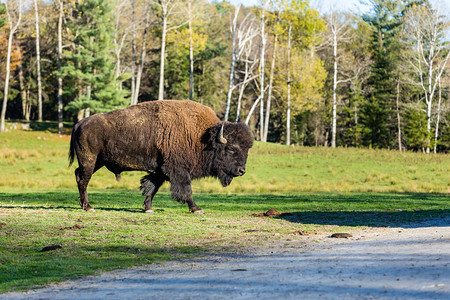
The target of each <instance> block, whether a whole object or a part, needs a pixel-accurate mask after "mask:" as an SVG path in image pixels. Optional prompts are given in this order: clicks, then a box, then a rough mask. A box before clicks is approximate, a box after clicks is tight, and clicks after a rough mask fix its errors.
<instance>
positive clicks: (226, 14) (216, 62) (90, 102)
mask: <svg viewBox="0 0 450 300" xmlns="http://www.w3.org/2000/svg"><path fill="white" fill-rule="evenodd" d="M368 2H369V3H370V5H371V10H370V11H369V12H367V13H363V14H355V13H350V12H342V11H338V10H330V11H329V12H328V13H326V14H321V13H319V12H318V11H317V10H316V9H314V8H313V7H312V6H311V4H310V3H309V1H308V0H260V1H259V3H258V5H256V6H254V7H244V6H241V5H239V6H234V5H232V4H230V3H229V2H228V1H225V0H224V1H219V0H216V1H205V0H195V1H194V0H46V1H40V0H6V1H2V2H1V3H0V97H1V99H2V108H1V126H0V132H3V131H6V130H8V126H11V124H12V123H10V122H9V121H11V120H20V121H22V122H23V121H25V122H29V121H30V122H31V121H40V122H43V121H57V122H58V124H59V125H58V131H59V132H60V133H63V130H66V131H65V132H70V125H68V124H71V123H72V122H74V123H75V122H77V121H79V120H81V119H82V118H85V117H88V116H89V115H92V114H95V113H102V112H107V111H111V110H114V109H119V108H122V107H126V106H129V105H133V104H136V103H139V102H143V101H153V100H159V99H176V100H187V99H190V100H193V101H197V102H200V103H203V104H205V105H207V106H209V107H211V108H212V109H213V110H214V111H215V112H216V113H217V114H218V116H219V117H220V118H221V119H222V120H227V121H233V122H234V121H241V122H246V123H247V124H248V125H249V127H250V128H251V130H252V132H253V133H254V136H255V139H256V140H258V141H262V142H273V143H282V144H286V145H302V146H325V147H333V148H334V147H365V148H375V149H380V148H384V149H396V150H399V151H420V152H424V153H430V152H434V153H448V152H450V101H449V97H450V67H449V65H450V63H449V62H448V60H449V56H450V43H449V42H450V32H449V28H450V27H449V25H450V23H449V21H450V20H449V16H448V15H445V14H444V13H443V12H442V11H440V10H439V7H434V6H433V5H432V4H431V3H430V2H429V1H428V0H370V1H368ZM7 122H8V123H7ZM64 122H66V124H64ZM67 122H69V123H67ZM25 124H26V123H25ZM0 136H1V133H0Z"/></svg>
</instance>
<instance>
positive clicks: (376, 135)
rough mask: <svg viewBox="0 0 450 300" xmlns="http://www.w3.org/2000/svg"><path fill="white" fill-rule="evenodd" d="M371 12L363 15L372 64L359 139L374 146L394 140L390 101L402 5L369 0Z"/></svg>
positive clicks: (391, 102) (383, 146)
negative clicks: (366, 26) (361, 138)
mask: <svg viewBox="0 0 450 300" xmlns="http://www.w3.org/2000/svg"><path fill="white" fill-rule="evenodd" d="M371 3H372V5H373V8H374V10H373V13H372V14H366V15H364V16H363V19H364V20H365V21H366V22H367V23H368V24H369V25H370V26H371V29H372V46H371V48H372V60H373V65H372V68H371V74H370V76H369V79H368V87H367V90H368V93H367V96H366V99H365V103H363V106H362V109H361V123H360V124H361V126H362V127H363V128H362V134H363V143H364V144H365V145H366V146H372V147H375V148H380V147H381V148H387V147H390V146H392V145H393V144H394V139H391V137H394V136H395V126H394V124H395V123H394V120H393V118H394V116H393V114H392V112H393V111H394V110H393V109H392V108H393V103H394V99H395V95H396V94H395V91H396V86H395V83H396V81H395V78H396V65H397V64H398V62H399V58H400V55H399V52H400V42H399V39H398V36H397V35H398V33H399V31H400V30H401V26H402V18H401V17H402V11H403V9H404V5H403V2H402V1H397V0H372V1H371Z"/></svg>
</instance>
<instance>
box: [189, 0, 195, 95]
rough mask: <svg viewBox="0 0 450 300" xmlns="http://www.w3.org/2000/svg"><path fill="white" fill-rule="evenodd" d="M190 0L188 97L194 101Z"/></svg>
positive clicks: (190, 10) (190, 1) (190, 11)
mask: <svg viewBox="0 0 450 300" xmlns="http://www.w3.org/2000/svg"><path fill="white" fill-rule="evenodd" d="M192 1H193V0H189V1H188V5H189V7H188V9H189V99H190V100H192V101H194V44H193V43H194V42H193V38H192Z"/></svg>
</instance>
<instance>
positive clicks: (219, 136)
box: [217, 123, 227, 144]
mask: <svg viewBox="0 0 450 300" xmlns="http://www.w3.org/2000/svg"><path fill="white" fill-rule="evenodd" d="M224 124H225V123H222V127H220V131H219V135H218V136H217V140H218V141H219V143H221V144H226V143H227V139H226V138H224V137H223V125H224Z"/></svg>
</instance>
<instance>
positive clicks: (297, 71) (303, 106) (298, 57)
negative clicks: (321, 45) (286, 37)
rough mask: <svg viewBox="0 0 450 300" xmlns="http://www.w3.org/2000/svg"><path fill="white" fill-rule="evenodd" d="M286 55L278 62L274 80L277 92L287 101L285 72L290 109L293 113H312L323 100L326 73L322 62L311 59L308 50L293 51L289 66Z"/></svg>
mask: <svg viewBox="0 0 450 300" xmlns="http://www.w3.org/2000/svg"><path fill="white" fill-rule="evenodd" d="M285 54H286V53H283V54H280V55H279V57H280V59H281V60H280V62H279V64H278V68H277V75H276V78H275V81H276V86H277V91H279V93H280V96H281V99H282V100H283V103H284V104H283V105H282V106H283V107H284V106H286V100H287V90H288V87H287V72H288V70H290V78H291V91H290V93H291V107H292V110H293V112H294V113H296V112H297V113H298V112H301V111H306V110H310V111H314V110H316V109H317V107H318V105H319V104H320V102H321V101H322V100H323V95H322V90H323V87H324V84H325V79H326V76H327V73H326V71H325V68H324V67H323V62H322V61H321V60H320V59H319V58H318V57H317V56H314V57H311V52H310V50H304V51H293V53H292V54H291V62H290V66H288V65H287V58H286V55H285Z"/></svg>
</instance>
